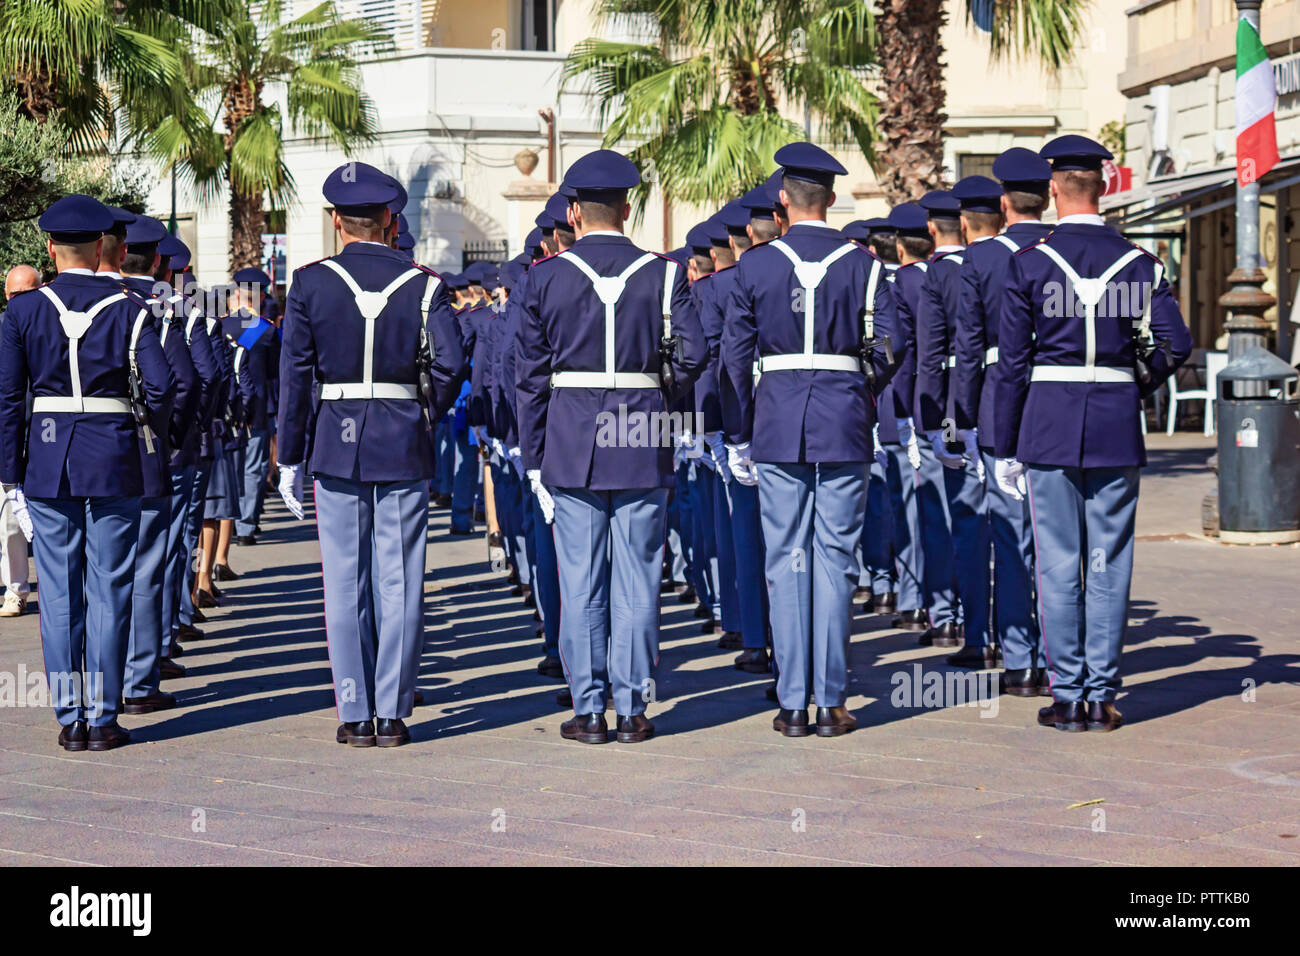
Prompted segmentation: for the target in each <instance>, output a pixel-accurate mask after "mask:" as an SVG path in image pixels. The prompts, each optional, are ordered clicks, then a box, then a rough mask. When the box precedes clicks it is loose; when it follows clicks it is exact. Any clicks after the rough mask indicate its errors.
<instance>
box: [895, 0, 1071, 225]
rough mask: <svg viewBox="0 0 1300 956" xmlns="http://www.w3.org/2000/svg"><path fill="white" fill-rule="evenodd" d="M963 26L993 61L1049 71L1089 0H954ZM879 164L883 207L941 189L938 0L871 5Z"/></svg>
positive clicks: (1063, 55) (1067, 49) (1064, 54)
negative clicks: (1027, 63) (1026, 61)
mask: <svg viewBox="0 0 1300 956" xmlns="http://www.w3.org/2000/svg"><path fill="white" fill-rule="evenodd" d="M962 2H963V6H964V9H965V17H966V20H967V22H968V23H974V24H976V25H977V26H978V27H979V28H980V29H982V30H984V31H987V32H988V34H989V41H988V42H989V55H990V58H991V59H993V60H995V61H996V60H1005V59H1010V58H1013V57H1020V58H1033V59H1037V60H1039V61H1040V62H1041V63H1042V64H1043V65H1044V66H1046V67H1047V68H1048V69H1049V70H1052V71H1055V70H1057V69H1059V68H1060V67H1062V66H1064V65H1066V64H1067V63H1069V62H1070V60H1071V59H1072V57H1073V55H1074V51H1075V48H1076V45H1077V42H1078V39H1079V37H1080V34H1081V33H1082V30H1083V21H1084V15H1085V13H1086V11H1087V8H1088V6H1089V0H962ZM879 4H880V9H879V12H878V13H877V19H878V21H879V26H878V34H879V37H880V43H879V57H880V61H879V62H880V82H881V87H882V92H881V101H882V102H881V108H880V134H881V139H882V140H883V142H882V144H881V147H880V162H879V164H878V165H877V167H876V169H877V175H878V177H879V178H880V181H881V185H882V186H883V187H884V190H885V195H886V198H887V199H888V200H889V202H890V204H891V205H893V204H896V203H900V202H905V201H907V200H909V199H915V198H916V197H917V196H919V195H921V194H922V193H923V192H925V191H926V190H927V189H935V188H938V187H939V186H941V185H942V184H943V126H944V123H945V122H946V121H947V119H948V117H947V114H945V113H944V104H945V101H946V98H947V94H946V86H945V83H946V79H945V76H944V69H943V63H942V57H943V43H942V41H941V34H942V31H943V26H944V24H945V23H946V21H947V14H946V12H945V10H944V2H943V0H879Z"/></svg>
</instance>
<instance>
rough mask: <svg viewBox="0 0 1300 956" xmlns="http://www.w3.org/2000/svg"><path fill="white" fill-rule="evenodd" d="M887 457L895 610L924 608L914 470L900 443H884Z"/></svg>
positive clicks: (923, 550) (919, 515)
mask: <svg viewBox="0 0 1300 956" xmlns="http://www.w3.org/2000/svg"><path fill="white" fill-rule="evenodd" d="M884 448H885V454H886V455H887V456H888V458H889V460H888V462H887V465H886V468H885V481H886V484H887V486H888V490H889V507H890V510H891V511H892V512H893V521H892V522H891V524H890V528H891V531H892V545H893V551H894V561H895V564H894V567H895V569H896V570H897V575H898V609H899V610H900V611H917V610H920V609H921V608H923V607H925V604H926V599H925V549H924V548H923V547H922V546H921V513H920V508H919V504H920V502H919V499H918V497H917V471H916V469H915V468H913V467H912V463H911V462H910V461H908V458H907V448H906V447H904V446H903V445H895V444H886V445H885V446H884Z"/></svg>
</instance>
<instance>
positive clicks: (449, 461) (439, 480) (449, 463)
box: [433, 415, 456, 495]
mask: <svg viewBox="0 0 1300 956" xmlns="http://www.w3.org/2000/svg"><path fill="white" fill-rule="evenodd" d="M454 431H455V426H453V425H452V421H451V416H450V415H444V416H443V417H442V419H441V420H439V422H438V424H437V427H436V428H435V429H434V432H433V448H434V454H435V455H436V456H437V468H438V471H437V474H436V475H435V478H434V482H435V483H434V489H435V490H436V492H437V493H438V494H440V495H449V494H451V489H452V485H453V483H454V476H455V474H456V436H455V434H454Z"/></svg>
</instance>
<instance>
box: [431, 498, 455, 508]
mask: <svg viewBox="0 0 1300 956" xmlns="http://www.w3.org/2000/svg"><path fill="white" fill-rule="evenodd" d="M433 506H434V507H435V508H450V507H451V495H438V496H437V497H436V498H434V499H433Z"/></svg>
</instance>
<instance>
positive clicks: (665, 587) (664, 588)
mask: <svg viewBox="0 0 1300 956" xmlns="http://www.w3.org/2000/svg"><path fill="white" fill-rule="evenodd" d="M677 587H678V585H677V582H676V581H674V580H672V579H671V578H664V580H662V581H660V582H659V593H660V594H672V593H673V592H674V591H676V590H677Z"/></svg>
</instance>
